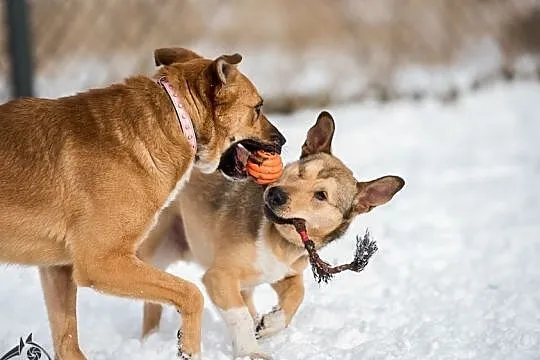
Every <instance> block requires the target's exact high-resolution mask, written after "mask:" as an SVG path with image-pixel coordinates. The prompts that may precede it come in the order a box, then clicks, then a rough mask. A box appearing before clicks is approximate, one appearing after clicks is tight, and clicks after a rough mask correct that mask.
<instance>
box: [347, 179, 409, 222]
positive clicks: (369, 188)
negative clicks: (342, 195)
mask: <svg viewBox="0 0 540 360" xmlns="http://www.w3.org/2000/svg"><path fill="white" fill-rule="evenodd" d="M404 185H405V181H404V180H403V179H402V178H400V177H399V176H383V177H381V178H378V179H375V180H372V181H368V182H358V183H356V189H357V193H356V198H355V200H354V205H353V206H354V211H355V212H356V213H358V214H360V213H365V212H368V211H370V210H371V209H373V208H374V207H375V206H379V205H383V204H386V203H387V202H388V201H390V200H391V199H392V197H393V196H394V195H395V194H396V193H397V192H398V191H399V190H401V189H402V188H403V186H404Z"/></svg>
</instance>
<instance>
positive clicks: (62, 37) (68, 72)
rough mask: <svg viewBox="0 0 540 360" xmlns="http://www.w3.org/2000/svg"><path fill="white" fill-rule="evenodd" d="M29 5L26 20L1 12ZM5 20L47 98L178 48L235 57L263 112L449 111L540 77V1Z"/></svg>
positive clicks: (378, 2)
mask: <svg viewBox="0 0 540 360" xmlns="http://www.w3.org/2000/svg"><path fill="white" fill-rule="evenodd" d="M25 2H27V3H28V11H27V17H28V19H27V20H25V19H24V18H20V16H21V11H18V10H16V11H15V12H10V11H9V9H7V8H6V5H5V4H6V3H7V4H9V3H13V4H14V5H13V6H15V7H17V8H20V7H22V6H23V5H19V4H20V3H25ZM23 15H24V14H23ZM0 16H2V17H4V18H7V20H10V22H11V23H12V26H14V27H15V31H17V29H19V32H20V31H21V30H20V28H21V27H25V26H28V33H29V35H30V36H31V38H30V43H29V50H30V51H29V52H28V55H30V56H32V69H33V72H34V78H33V81H32V84H33V88H34V92H35V94H37V95H40V96H47V97H56V96H61V95H67V94H71V93H73V92H75V91H78V90H82V89H86V88H88V87H96V86H101V85H104V84H108V83H111V82H114V81H118V80H121V79H122V78H123V77H125V76H128V75H131V74H134V73H150V72H151V71H153V62H152V54H153V50H154V49H155V48H157V47H165V46H173V45H175V46H184V47H189V48H193V49H195V50H196V51H199V52H200V53H201V54H202V55H203V56H205V57H217V56H218V55H220V54H221V53H231V52H240V53H241V54H242V55H243V56H244V61H243V63H242V65H241V69H242V70H243V71H244V72H246V73H247V74H248V76H250V77H252V78H253V80H254V82H255V84H256V85H257V86H258V87H259V89H260V91H261V92H262V93H263V95H264V96H265V98H266V102H265V104H266V110H267V111H279V112H287V111H292V110H295V109H298V108H302V107H304V106H312V107H323V106H328V105H331V104H337V103H347V102H352V101H354V102H358V101H364V100H366V99H375V100H377V101H393V100H396V99H401V98H410V99H412V100H421V99H424V98H427V97H434V98H437V99H439V100H441V101H452V100H454V99H455V98H456V97H458V96H459V95H460V94H461V93H462V92H466V91H470V90H474V89H477V88H479V87H482V86H486V85H489V84H492V83H493V82H496V81H508V80H515V79H516V78H518V79H519V78H528V79H531V78H535V79H538V78H540V63H539V57H540V36H539V34H540V1H539V0H333V1H326V0H310V1H307V0H304V1H288V0H271V1H264V2H259V1H248V0H226V1H218V0H207V1H195V0H93V1H87V0H71V1H67V0H27V1H10V0H7V1H2V6H0ZM11 33H13V32H11ZM9 34H10V32H9V28H8V27H1V28H0V51H1V52H2V53H1V54H0V100H1V101H5V100H6V99H8V98H9V96H10V94H13V91H12V90H13V89H12V87H13V86H14V85H13V84H12V81H11V80H10V71H11V69H12V67H11V65H12V64H11V62H12V61H13V60H10V59H12V58H11V57H10V50H9V49H10V48H12V47H13V46H11V47H10V46H8V45H9V44H10V42H9ZM17 34H18V33H17ZM11 52H12V51H11ZM19 61H21V60H19Z"/></svg>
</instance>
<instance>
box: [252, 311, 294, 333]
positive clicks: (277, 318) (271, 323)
mask: <svg viewBox="0 0 540 360" xmlns="http://www.w3.org/2000/svg"><path fill="white" fill-rule="evenodd" d="M286 325H287V324H286V317H285V312H284V311H283V310H281V309H280V308H274V309H273V310H272V311H271V312H269V313H268V314H266V315H263V317H262V318H261V320H260V321H259V323H258V324H257V329H256V336H257V339H261V338H264V337H267V336H271V335H275V334H277V333H278V332H280V331H281V330H283V329H285V327H286Z"/></svg>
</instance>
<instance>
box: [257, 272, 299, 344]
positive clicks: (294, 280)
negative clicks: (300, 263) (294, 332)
mask: <svg viewBox="0 0 540 360" xmlns="http://www.w3.org/2000/svg"><path fill="white" fill-rule="evenodd" d="M271 286H272V288H273V289H274V290H275V291H276V293H277V295H278V299H279V306H277V307H276V308H275V309H274V310H272V311H271V312H270V313H268V314H265V315H264V316H263V317H262V318H261V320H260V322H259V324H258V325H257V338H263V337H266V336H271V335H274V334H276V333H278V332H280V331H281V330H283V329H285V328H286V327H287V326H289V324H290V322H291V320H292V318H293V316H294V314H296V311H297V310H298V307H299V306H300V304H301V303H302V300H303V299H304V277H303V275H302V274H301V273H300V274H299V275H295V276H290V277H287V278H285V279H283V280H280V281H278V282H276V283H274V284H272V285H271Z"/></svg>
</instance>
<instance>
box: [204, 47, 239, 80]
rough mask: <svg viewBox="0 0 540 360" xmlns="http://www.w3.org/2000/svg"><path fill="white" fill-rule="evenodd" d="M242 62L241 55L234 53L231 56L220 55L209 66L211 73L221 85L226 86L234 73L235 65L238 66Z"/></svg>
mask: <svg viewBox="0 0 540 360" xmlns="http://www.w3.org/2000/svg"><path fill="white" fill-rule="evenodd" d="M240 61H242V55H240V54H238V53H236V54H233V55H221V56H220V57H218V58H217V59H215V60H214V61H212V64H210V67H211V72H212V74H213V75H214V76H213V77H214V79H216V80H217V81H218V82H220V83H221V84H226V83H227V82H228V81H229V80H230V79H231V78H232V75H233V73H234V71H236V67H235V65H237V64H240Z"/></svg>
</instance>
